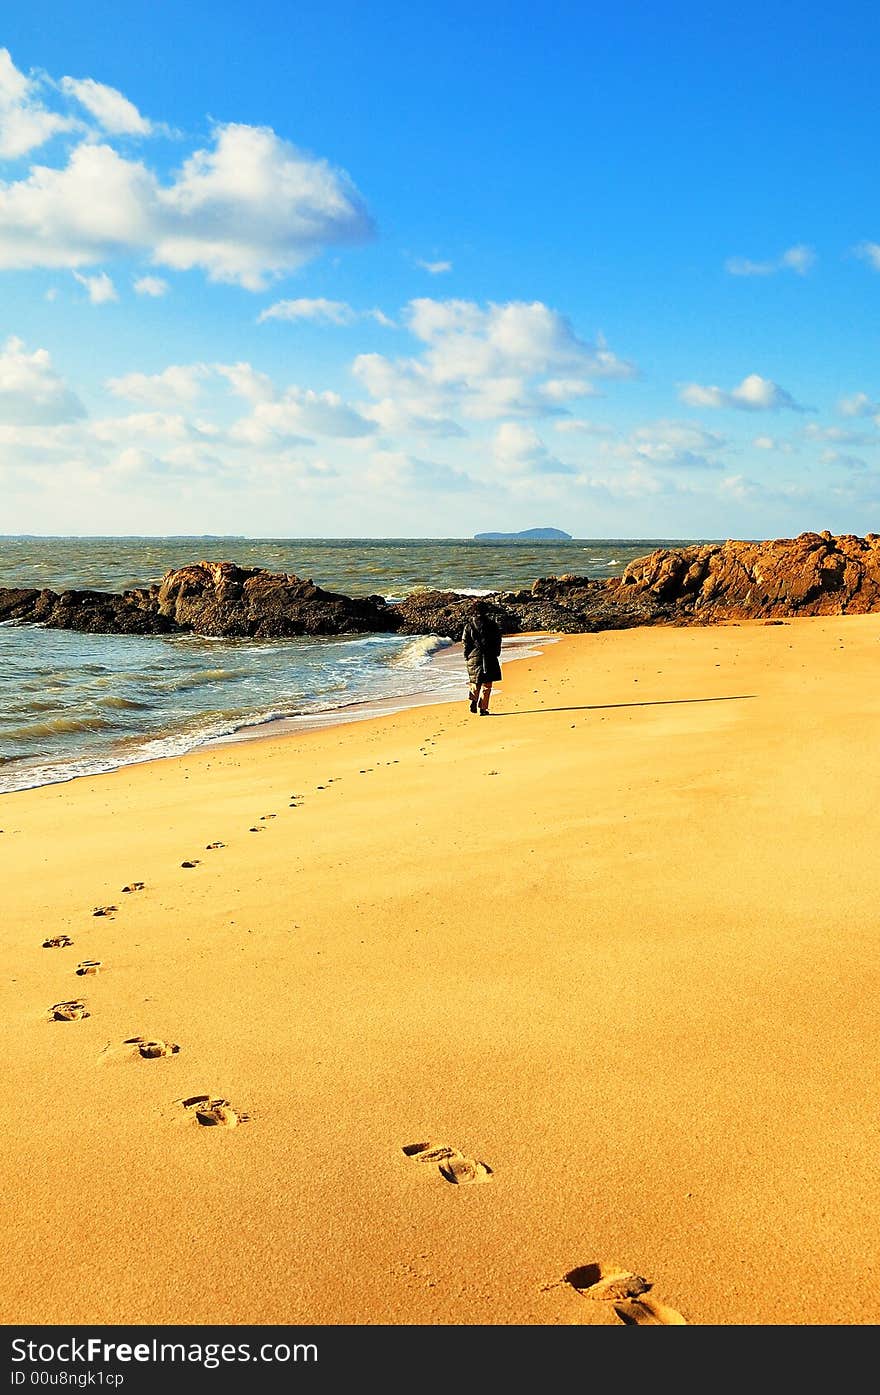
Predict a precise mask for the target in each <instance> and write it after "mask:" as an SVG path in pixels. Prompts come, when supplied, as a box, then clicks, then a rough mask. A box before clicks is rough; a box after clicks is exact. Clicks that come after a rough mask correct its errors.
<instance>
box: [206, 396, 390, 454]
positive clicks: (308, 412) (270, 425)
mask: <svg viewBox="0 0 880 1395" xmlns="http://www.w3.org/2000/svg"><path fill="white" fill-rule="evenodd" d="M375 430H376V427H375V424H374V423H373V422H372V421H368V420H367V419H366V418H365V417H363V416H361V414H360V412H358V411H357V410H356V409H355V408H354V407H351V406H349V405H348V403H346V402H344V401H343V400H342V398H341V397H340V396H339V394H338V393H335V392H314V391H313V390H312V389H303V388H297V387H289V388H287V389H286V390H285V392H284V393H283V395H281V396H279V397H278V398H276V400H274V401H262V402H257V403H256V404H255V406H254V409H253V411H252V412H251V414H250V415H249V416H247V417H242V418H241V419H240V420H239V421H237V422H236V423H235V425H234V426H233V427H232V428H231V429H230V433H229V434H230V438H231V439H232V440H235V441H239V442H245V443H248V444H252V445H268V444H269V443H270V442H271V441H273V440H286V441H291V440H303V439H307V438H308V437H310V436H312V435H315V436H337V437H342V438H357V437H361V436H369V435H371V434H372V433H373V432H374V431H375Z"/></svg>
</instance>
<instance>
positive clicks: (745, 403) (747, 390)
mask: <svg viewBox="0 0 880 1395" xmlns="http://www.w3.org/2000/svg"><path fill="white" fill-rule="evenodd" d="M679 397H680V398H681V400H682V402H685V403H686V404H687V405H688V406H689V407H710V408H712V409H718V408H725V407H727V408H729V407H733V408H736V409H737V410H738V411H743V412H777V411H780V410H781V409H782V408H787V409H788V410H789V411H792V412H806V411H809V410H810V408H809V407H803V406H801V404H800V403H799V402H796V401H795V400H794V398H793V397H792V396H791V393H789V392H786V390H785V388H782V387H780V386H779V384H778V383H774V382H773V381H772V380H771V379H770V378H762V377H761V376H760V374H759V373H750V374H749V375H748V377H746V378H743V380H742V382H741V383H740V384H739V387H735V388H733V389H731V390H730V391H728V390H726V389H724V388H720V387H704V386H702V385H701V384H700V383H685V384H684V386H683V387H682V388H681V391H680V392H679Z"/></svg>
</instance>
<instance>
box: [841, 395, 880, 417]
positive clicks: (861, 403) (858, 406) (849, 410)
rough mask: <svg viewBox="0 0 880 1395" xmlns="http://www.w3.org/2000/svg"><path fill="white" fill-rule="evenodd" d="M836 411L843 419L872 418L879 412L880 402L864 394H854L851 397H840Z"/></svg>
mask: <svg viewBox="0 0 880 1395" xmlns="http://www.w3.org/2000/svg"><path fill="white" fill-rule="evenodd" d="M837 410H838V411H839V412H840V413H841V415H842V416H845V417H872V416H876V415H877V413H878V412H880V402H877V401H875V400H874V399H873V398H871V397H869V396H868V394H867V393H866V392H854V393H853V394H852V396H851V397H842V398H841V399H840V401H839V402H838V404H837Z"/></svg>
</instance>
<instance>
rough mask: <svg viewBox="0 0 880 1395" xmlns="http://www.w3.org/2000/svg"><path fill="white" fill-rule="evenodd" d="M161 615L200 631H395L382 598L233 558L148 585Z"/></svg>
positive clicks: (276, 635) (269, 634) (265, 634)
mask: <svg viewBox="0 0 880 1395" xmlns="http://www.w3.org/2000/svg"><path fill="white" fill-rule="evenodd" d="M150 595H151V598H152V599H153V600H154V602H155V605H156V607H157V608H158V612H159V614H160V615H163V616H165V617H167V618H168V619H170V620H173V621H174V623H175V624H176V626H177V627H178V628H179V629H182V630H193V631H194V632H195V633H196V634H200V635H224V636H227V637H231V638H232V637H237V636H241V637H251V638H254V639H281V638H285V637H289V636H292V635H341V634H369V633H372V632H374V631H376V630H391V629H395V628H396V625H395V624H394V620H393V616H391V615H389V608H388V606H387V605H386V602H385V599H384V597H382V596H367V597H365V598H362V599H353V598H352V597H350V596H342V595H338V594H337V593H336V592H334V591H324V590H322V588H321V587H320V586H316V585H315V583H314V582H313V581H304V580H303V579H302V578H301V577H298V576H292V575H288V574H285V573H283V572H281V573H278V572H267V571H263V570H262V569H261V568H260V567H237V566H235V564H234V563H233V562H197V563H196V564H195V565H193V566H189V567H181V568H179V570H177V571H173V572H169V573H168V574H167V575H166V576H165V577H164V578H163V579H162V581H161V582H160V584H159V585H158V586H157V587H154V588H152V589H151V592H150Z"/></svg>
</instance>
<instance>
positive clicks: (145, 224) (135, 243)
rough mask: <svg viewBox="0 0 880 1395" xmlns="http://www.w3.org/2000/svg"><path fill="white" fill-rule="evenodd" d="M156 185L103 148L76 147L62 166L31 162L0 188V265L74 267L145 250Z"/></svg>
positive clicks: (146, 173) (140, 167)
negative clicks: (26, 172)
mask: <svg viewBox="0 0 880 1395" xmlns="http://www.w3.org/2000/svg"><path fill="white" fill-rule="evenodd" d="M154 202H155V181H154V180H153V176H152V175H151V174H150V173H149V171H148V170H147V169H146V168H145V167H144V166H143V165H141V164H138V163H137V162H135V161H131V160H124V159H123V158H122V157H121V156H120V155H118V154H117V153H116V151H115V150H112V149H111V148H110V146H108V145H89V144H83V145H79V146H77V147H76V149H75V150H74V151H73V153H72V155H71V157H70V160H69V162H68V164H67V165H66V166H65V167H64V168H63V169H50V168H49V167H48V166H45V165H35V166H34V167H33V169H32V170H31V173H30V175H29V176H28V177H27V179H23V180H19V181H18V182H16V183H13V184H3V183H0V268H5V269H7V270H8V269H14V268H24V267H36V266H67V267H79V266H84V265H88V264H90V263H92V264H94V263H95V262H100V261H103V260H106V259H109V258H110V257H112V256H114V255H118V254H120V253H127V252H131V251H138V250H140V251H148V250H149V247H150V242H151V235H152V229H151V226H150V219H151V212H150V210H151V209H152V207H153V204H154Z"/></svg>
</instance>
